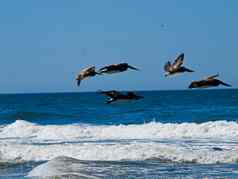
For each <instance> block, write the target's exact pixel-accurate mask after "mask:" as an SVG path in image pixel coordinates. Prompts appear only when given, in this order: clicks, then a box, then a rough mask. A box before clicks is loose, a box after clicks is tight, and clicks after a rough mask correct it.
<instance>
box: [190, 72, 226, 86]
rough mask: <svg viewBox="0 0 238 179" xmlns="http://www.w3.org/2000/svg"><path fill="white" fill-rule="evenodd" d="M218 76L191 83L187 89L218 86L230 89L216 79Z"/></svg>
mask: <svg viewBox="0 0 238 179" xmlns="http://www.w3.org/2000/svg"><path fill="white" fill-rule="evenodd" d="M218 76H219V75H218V74H217V75H213V76H209V77H207V78H206V79H204V80H200V81H193V82H192V83H191V84H190V85H189V87H188V88H209V87H216V86H219V85H223V86H227V87H231V85H229V84H227V83H224V82H223V81H221V80H218V79H216V78H217V77H218Z"/></svg>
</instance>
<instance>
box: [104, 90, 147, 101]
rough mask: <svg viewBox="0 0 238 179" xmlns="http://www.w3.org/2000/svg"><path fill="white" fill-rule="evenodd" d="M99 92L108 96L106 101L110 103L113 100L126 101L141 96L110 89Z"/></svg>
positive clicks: (137, 98) (140, 97)
mask: <svg viewBox="0 0 238 179" xmlns="http://www.w3.org/2000/svg"><path fill="white" fill-rule="evenodd" d="M100 93H101V94H104V95H106V96H108V97H109V99H108V100H107V101H106V103H107V104H110V103H112V102H115V101H126V100H129V101H131V100H139V99H142V98H143V97H142V96H138V95H136V94H135V93H134V92H127V93H126V94H123V93H121V92H118V91H115V90H112V91H100Z"/></svg>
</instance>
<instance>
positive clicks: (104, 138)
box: [0, 121, 238, 163]
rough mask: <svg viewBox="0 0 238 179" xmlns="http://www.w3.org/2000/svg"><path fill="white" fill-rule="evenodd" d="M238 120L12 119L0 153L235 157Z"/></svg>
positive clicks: (8, 156)
mask: <svg viewBox="0 0 238 179" xmlns="http://www.w3.org/2000/svg"><path fill="white" fill-rule="evenodd" d="M237 141H238V124H237V123H236V122H226V121H219V122H207V123H203V124H195V123H183V124H162V123H149V124H141V125H127V126H126V125H119V126H82V125H63V126H56V125H55V126H54V125H49V126H42V125H36V124H32V123H29V122H26V121H16V122H15V123H13V124H11V125H8V126H5V127H3V128H2V130H1V132H0V159H2V160H26V161H30V160H33V161H44V160H51V159H53V158H55V157H58V156H67V157H72V158H75V159H79V160H99V161H119V160H146V159H152V158H156V159H159V160H169V161H173V162H197V163H218V162H220V163H234V162H237V161H238V144H237Z"/></svg>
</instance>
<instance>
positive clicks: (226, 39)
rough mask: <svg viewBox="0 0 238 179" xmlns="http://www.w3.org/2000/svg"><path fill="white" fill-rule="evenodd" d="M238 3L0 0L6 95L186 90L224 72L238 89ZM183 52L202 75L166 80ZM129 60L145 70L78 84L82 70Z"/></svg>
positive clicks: (0, 58)
mask: <svg viewBox="0 0 238 179" xmlns="http://www.w3.org/2000/svg"><path fill="white" fill-rule="evenodd" d="M237 9H238V1H237V0H229V1H228V0H210V1H208V0H200V1H191V0H169V1H167V0H148V1H147V0H143V1H142V0H141V1H139V0H118V1H116V0H100V1H99V0H98V1H97V0H70V1H67V0H50V1H48V0H40V1H30V0H25V1H11V0H9V1H1V2H0V49H1V50H0V67H1V70H0V83H1V84H0V93H6V92H9V93H18V92H20V93H21V92H61V91H62V92H63V91H94V90H98V89H104V90H107V89H124V90H127V89H130V90H135V89H138V90H164V89H185V88H187V86H188V85H189V83H190V81H191V80H196V79H200V78H202V77H204V76H206V75H209V74H215V73H217V72H220V75H221V79H223V80H224V81H226V82H227V83H231V84H232V85H233V87H238V78H237V76H238V70H237V66H238V46H237V44H238V10H237ZM181 52H184V53H185V65H186V66H187V67H190V68H192V69H194V70H195V71H196V73H193V74H187V75H182V76H178V77H175V78H170V79H165V78H164V76H163V65H164V63H165V62H166V61H167V60H171V59H174V58H175V57H176V56H177V55H179V54H180V53H181ZM125 59H126V60H125ZM123 61H127V62H128V63H130V64H132V65H134V66H136V67H138V68H140V69H141V72H134V71H131V72H125V73H121V74H116V75H110V76H103V77H95V78H92V79H89V80H86V81H83V82H82V84H81V87H80V88H77V87H76V85H75V81H74V79H75V76H76V74H77V73H78V72H79V71H80V69H82V68H84V67H87V66H90V65H96V66H97V67H102V66H103V65H106V64H113V63H119V62H123Z"/></svg>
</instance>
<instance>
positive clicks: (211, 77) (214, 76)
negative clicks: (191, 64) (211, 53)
mask: <svg viewBox="0 0 238 179" xmlns="http://www.w3.org/2000/svg"><path fill="white" fill-rule="evenodd" d="M217 77H219V74H216V75H212V76H209V77H206V78H205V79H206V80H213V79H214V78H217Z"/></svg>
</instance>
